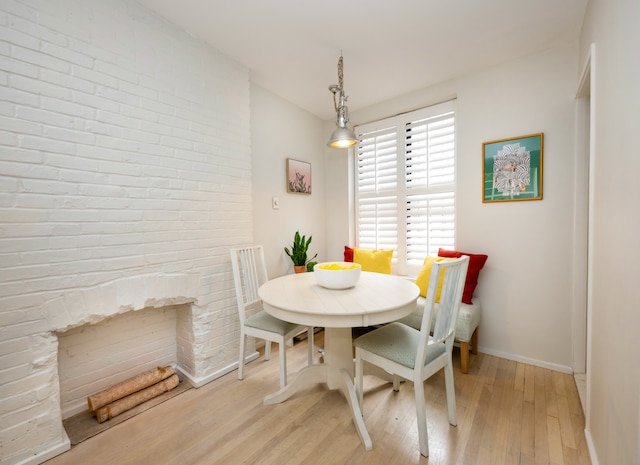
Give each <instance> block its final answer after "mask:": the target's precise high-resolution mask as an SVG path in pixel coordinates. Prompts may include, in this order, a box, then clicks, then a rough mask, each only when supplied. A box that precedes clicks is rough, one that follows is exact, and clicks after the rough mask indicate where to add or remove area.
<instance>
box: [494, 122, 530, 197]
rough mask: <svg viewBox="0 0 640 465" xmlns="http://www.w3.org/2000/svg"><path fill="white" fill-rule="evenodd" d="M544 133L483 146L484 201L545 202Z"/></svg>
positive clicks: (496, 141)
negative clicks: (543, 169)
mask: <svg viewBox="0 0 640 465" xmlns="http://www.w3.org/2000/svg"><path fill="white" fill-rule="evenodd" d="M542 141H543V134H542V133H539V134H530V135H527V136H520V137H512V138H509V139H500V140H494V141H491V142H484V143H483V144H482V201H483V202H512V201H517V200H542Z"/></svg>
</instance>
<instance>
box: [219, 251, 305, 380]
mask: <svg viewBox="0 0 640 465" xmlns="http://www.w3.org/2000/svg"><path fill="white" fill-rule="evenodd" d="M230 253H231V268H232V269H233V279H234V283H235V288H236V300H237V302H238V315H239V316H240V358H239V360H238V379H243V378H244V364H245V353H244V352H245V342H246V338H247V336H252V337H256V338H260V339H264V341H265V350H264V358H265V360H269V359H270V357H271V343H272V342H276V343H277V344H278V346H279V347H278V350H279V351H280V387H281V388H283V387H285V386H286V385H287V348H286V347H285V344H286V343H287V341H290V340H292V339H293V337H294V336H296V335H298V334H300V333H303V332H305V331H306V332H307V337H308V340H307V345H308V363H309V365H312V364H313V328H312V327H308V326H304V325H298V324H294V323H289V322H288V321H282V320H280V319H278V318H275V317H273V316H271V315H269V314H268V313H267V312H265V311H264V310H263V309H262V300H261V299H260V296H259V295H258V289H259V288H260V286H261V285H262V284H264V283H265V282H267V269H266V265H265V261H264V250H263V248H262V246H261V245H255V246H250V247H238V248H233V249H231V250H230Z"/></svg>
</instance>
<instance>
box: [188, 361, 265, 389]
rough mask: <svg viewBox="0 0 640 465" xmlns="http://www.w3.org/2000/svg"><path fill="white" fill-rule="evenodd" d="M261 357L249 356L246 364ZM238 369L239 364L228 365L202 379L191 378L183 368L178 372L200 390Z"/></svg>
mask: <svg viewBox="0 0 640 465" xmlns="http://www.w3.org/2000/svg"><path fill="white" fill-rule="evenodd" d="M259 356H260V354H259V353H258V352H253V353H252V354H249V355H248V356H247V357H245V359H244V360H245V363H246V362H251V361H253V360H255V359H257V358H258V357H259ZM237 369H238V362H234V363H232V364H231V365H227V366H226V367H224V368H222V369H220V370H218V371H215V372H213V373H211V374H209V375H207V376H201V377H198V378H196V377H194V376H191V375H190V374H189V373H188V372H187V371H186V370H184V369H183V368H182V367H181V366H179V365H178V366H177V367H176V370H177V371H178V372H179V373H180V374H181V375H182V376H184V377H185V378H186V379H188V380H189V382H190V383H191V385H192V386H193V387H195V388H199V387H202V386H204V385H205V384H207V383H210V382H211V381H213V380H215V379H218V378H220V377H222V376H224V375H226V374H227V373H230V372H232V371H233V370H237Z"/></svg>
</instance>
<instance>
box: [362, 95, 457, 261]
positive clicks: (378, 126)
mask: <svg viewBox="0 0 640 465" xmlns="http://www.w3.org/2000/svg"><path fill="white" fill-rule="evenodd" d="M355 131H356V134H357V136H358V140H359V143H358V145H357V146H356V163H355V189H354V190H355V216H356V221H355V225H356V238H357V246H358V247H362V248H367V249H393V250H394V268H395V272H397V273H400V274H417V273H418V272H419V271H420V268H421V267H422V262H423V260H424V257H425V256H426V255H436V254H437V253H438V248H440V247H442V248H449V249H452V248H454V246H455V179H456V176H455V112H454V102H446V103H443V104H439V105H435V106H432V107H428V108H424V109H421V110H416V111H413V112H411V113H405V114H402V115H398V116H395V117H392V118H387V119H384V120H381V121H375V122H372V123H368V124H363V125H361V126H357V127H356V128H355Z"/></svg>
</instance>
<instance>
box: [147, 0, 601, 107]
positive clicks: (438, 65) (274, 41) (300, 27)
mask: <svg viewBox="0 0 640 465" xmlns="http://www.w3.org/2000/svg"><path fill="white" fill-rule="evenodd" d="M138 1H139V3H141V4H143V5H145V6H146V7H148V8H149V9H151V10H154V11H156V12H157V13H158V14H160V15H161V16H164V17H165V18H167V20H169V21H170V22H172V23H175V24H176V25H178V26H179V27H180V28H182V29H184V30H186V31H188V32H189V33H191V34H192V35H193V36H195V37H197V38H199V39H201V40H203V41H205V42H207V43H209V44H210V45H211V46H213V47H214V48H216V49H217V50H219V51H220V52H222V53H223V54H225V55H227V56H229V57H231V58H232V59H234V60H236V61H237V62H239V63H241V64H243V65H244V66H246V67H247V68H248V69H249V72H250V78H251V80H252V81H253V82H255V83H257V84H259V85H261V86H262V87H264V88H266V89H268V90H270V91H271V92H273V93H274V94H276V95H279V96H280V97H282V98H284V99H286V100H288V101H290V102H292V103H294V104H296V105H297V106H299V107H301V108H303V109H305V110H308V111H309V112H311V113H313V114H315V115H317V116H319V117H320V118H322V119H331V118H334V117H335V112H334V110H333V97H332V94H331V92H330V91H329V89H328V88H329V85H331V84H337V83H338V71H337V63H338V58H339V57H340V52H341V51H342V53H343V56H344V86H345V90H346V93H347V95H348V97H349V101H348V105H349V109H350V110H351V111H352V112H353V111H354V110H356V109H359V108H363V107H366V106H368V105H371V104H374V103H378V102H381V101H383V100H387V99H389V98H393V97H396V96H398V95H402V94H405V93H407V92H411V91H414V90H417V89H421V88H424V87H427V86H430V85H432V84H436V83H439V82H442V81H445V80H448V79H452V78H456V77H459V76H462V75H464V74H467V73H469V72H472V71H474V70H478V69H482V68H484V67H487V66H490V65H493V64H497V63H501V62H505V61H508V60H512V59H514V58H518V57H523V56H526V55H529V54H532V53H536V52H539V51H542V50H545V49H548V48H551V47H554V46H555V45H557V44H559V43H563V42H566V41H570V40H576V39H577V38H578V36H579V33H580V26H581V24H582V19H583V16H584V12H585V9H586V5H587V1H588V0H394V1H386V2H383V1H380V0H378V1H377V2H376V1H375V0H342V1H338V0H321V1H320V0H180V1H176V0H138Z"/></svg>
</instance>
